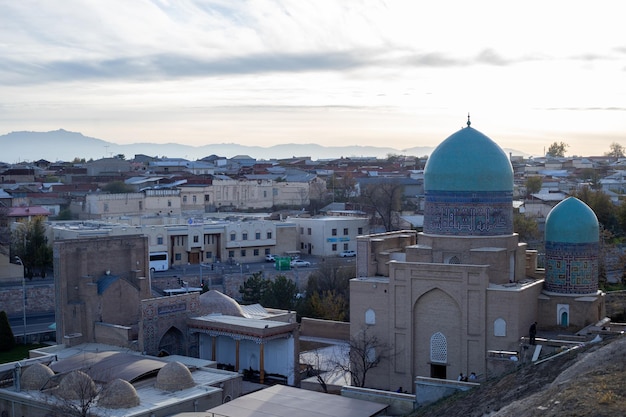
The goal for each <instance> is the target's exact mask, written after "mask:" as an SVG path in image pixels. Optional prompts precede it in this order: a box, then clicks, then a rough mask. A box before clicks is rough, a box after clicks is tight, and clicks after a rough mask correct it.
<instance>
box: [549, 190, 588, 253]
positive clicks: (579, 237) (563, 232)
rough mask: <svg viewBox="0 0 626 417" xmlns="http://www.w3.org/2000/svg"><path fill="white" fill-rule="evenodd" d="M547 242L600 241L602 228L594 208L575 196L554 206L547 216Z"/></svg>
mask: <svg viewBox="0 0 626 417" xmlns="http://www.w3.org/2000/svg"><path fill="white" fill-rule="evenodd" d="M545 233H546V234H545V237H546V242H562V243H589V242H598V241H599V239H600V234H599V233H600V230H599V226H598V218H597V217H596V214H595V213H594V212H593V210H592V209H591V208H590V207H589V206H588V205H587V204H585V203H583V202H582V201H580V200H579V199H577V198H575V197H569V198H567V199H565V200H563V201H561V202H560V203H559V204H557V205H556V206H554V208H553V209H552V210H550V213H549V214H548V217H546V232H545Z"/></svg>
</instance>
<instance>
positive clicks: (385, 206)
mask: <svg viewBox="0 0 626 417" xmlns="http://www.w3.org/2000/svg"><path fill="white" fill-rule="evenodd" d="M403 191H404V187H403V186H402V184H400V183H398V182H396V181H388V182H383V183H378V184H368V185H366V186H365V187H363V188H362V189H361V200H362V201H363V203H364V204H366V205H369V206H370V207H372V208H373V210H374V211H375V212H376V214H377V215H378V217H379V218H380V220H381V222H382V224H383V227H384V228H385V231H387V232H391V231H393V230H397V229H398V228H399V217H398V212H399V211H400V209H401V207H402V206H401V205H402V193H403Z"/></svg>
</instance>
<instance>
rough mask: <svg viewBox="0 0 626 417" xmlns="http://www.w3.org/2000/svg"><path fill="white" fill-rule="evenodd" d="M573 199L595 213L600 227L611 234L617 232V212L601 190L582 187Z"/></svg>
mask: <svg viewBox="0 0 626 417" xmlns="http://www.w3.org/2000/svg"><path fill="white" fill-rule="evenodd" d="M574 197H576V198H578V199H579V200H581V201H583V202H584V203H585V204H587V205H588V206H589V207H591V209H592V210H593V211H594V212H595V213H596V216H597V217H598V221H599V222H600V223H601V224H602V226H603V227H604V228H605V229H606V230H608V231H611V232H612V233H616V232H618V231H619V224H620V223H619V219H618V211H617V210H616V208H615V205H614V204H613V202H612V201H611V198H610V197H609V196H608V195H607V194H606V193H604V192H603V191H602V190H592V189H591V188H589V187H582V188H581V189H580V190H578V191H577V192H576V193H574Z"/></svg>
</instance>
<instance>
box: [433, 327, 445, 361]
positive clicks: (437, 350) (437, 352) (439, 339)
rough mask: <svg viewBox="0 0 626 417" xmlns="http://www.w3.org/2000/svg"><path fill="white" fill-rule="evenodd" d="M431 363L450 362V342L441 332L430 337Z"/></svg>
mask: <svg viewBox="0 0 626 417" xmlns="http://www.w3.org/2000/svg"><path fill="white" fill-rule="evenodd" d="M430 361H431V362H438V363H447V362H448V341H447V340H446V337H445V336H444V335H443V333H441V332H437V333H435V334H433V335H432V336H431V337H430Z"/></svg>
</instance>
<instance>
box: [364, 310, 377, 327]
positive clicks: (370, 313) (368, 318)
mask: <svg viewBox="0 0 626 417" xmlns="http://www.w3.org/2000/svg"><path fill="white" fill-rule="evenodd" d="M365 324H376V313H375V312H374V310H372V309H371V308H368V309H367V311H366V312H365Z"/></svg>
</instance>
